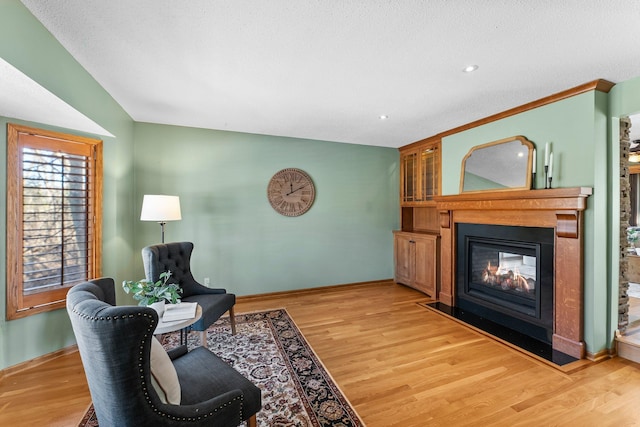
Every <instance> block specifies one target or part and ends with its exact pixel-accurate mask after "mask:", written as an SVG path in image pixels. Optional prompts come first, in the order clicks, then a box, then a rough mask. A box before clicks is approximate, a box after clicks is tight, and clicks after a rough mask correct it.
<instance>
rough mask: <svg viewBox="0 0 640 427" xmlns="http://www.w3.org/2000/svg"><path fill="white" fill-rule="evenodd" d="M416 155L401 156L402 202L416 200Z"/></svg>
mask: <svg viewBox="0 0 640 427" xmlns="http://www.w3.org/2000/svg"><path fill="white" fill-rule="evenodd" d="M417 158H418V154H417V153H408V154H405V155H403V156H402V167H403V174H402V201H403V202H414V201H416V200H418V199H417V191H416V186H417V185H416V184H417V182H416V181H417V177H418V161H417V160H418V159H417Z"/></svg>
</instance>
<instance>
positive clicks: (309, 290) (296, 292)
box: [236, 279, 395, 301]
mask: <svg viewBox="0 0 640 427" xmlns="http://www.w3.org/2000/svg"><path fill="white" fill-rule="evenodd" d="M388 284H395V282H394V281H393V279H381V280H372V281H369V282H355V283H345V284H341V285H328V286H318V287H314V288H306V289H293V290H290V291H277V292H267V293H264V294H253V295H240V296H237V297H236V301H251V300H254V299H269V298H282V297H283V296H287V295H300V294H318V293H326V292H331V291H332V290H338V289H344V288H351V287H354V288H355V287H361V286H371V285H388Z"/></svg>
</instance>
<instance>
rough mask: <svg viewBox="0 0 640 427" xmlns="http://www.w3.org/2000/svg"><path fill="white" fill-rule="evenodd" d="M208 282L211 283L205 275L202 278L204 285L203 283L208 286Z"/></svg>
mask: <svg viewBox="0 0 640 427" xmlns="http://www.w3.org/2000/svg"><path fill="white" fill-rule="evenodd" d="M210 284H211V281H210V280H209V278H208V277H205V278H204V285H205V286H209V285H210Z"/></svg>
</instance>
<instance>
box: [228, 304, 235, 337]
mask: <svg viewBox="0 0 640 427" xmlns="http://www.w3.org/2000/svg"><path fill="white" fill-rule="evenodd" d="M229 321H230V322H231V335H235V334H236V314H235V313H234V311H233V307H231V308H230V309H229Z"/></svg>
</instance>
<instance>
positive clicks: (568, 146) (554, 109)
mask: <svg viewBox="0 0 640 427" xmlns="http://www.w3.org/2000/svg"><path fill="white" fill-rule="evenodd" d="M607 103H608V99H607V95H606V94H604V93H601V92H596V91H591V92H587V93H583V94H580V95H577V96H573V97H571V98H568V99H565V100H562V101H559V102H555V103H553V104H549V105H545V106H543V107H539V108H536V109H533V110H529V111H526V112H523V113H520V114H517V115H514V116H511V117H508V118H505V119H502V120H499V121H495V122H492V123H489V124H486V125H483V126H479V127H476V128H472V129H469V130H467V131H465V132H461V133H458V134H455V135H451V136H448V137H445V138H444V139H443V141H442V164H443V171H442V187H443V194H457V193H458V189H459V185H460V167H461V164H462V159H463V158H464V156H465V155H466V154H467V152H468V151H469V149H470V148H471V147H473V146H476V145H480V144H485V143H487V142H491V141H497V140H500V139H504V138H506V137H509V136H515V135H523V136H525V137H527V138H528V139H529V140H530V141H532V142H533V143H534V145H535V146H536V147H537V149H538V156H537V163H538V165H537V171H538V174H537V182H536V187H537V188H543V187H544V178H543V172H542V171H543V165H544V146H545V143H547V142H551V144H552V151H553V153H554V177H553V186H554V187H592V188H593V189H594V190H593V196H591V197H589V199H588V209H587V211H586V213H585V250H584V265H585V271H584V275H585V283H584V286H585V323H584V330H585V341H586V344H587V351H588V352H590V353H596V352H598V351H600V350H602V349H604V348H607V347H609V346H610V342H609V341H608V339H609V338H608V337H609V332H610V322H609V306H608V303H607V301H608V295H609V292H610V286H609V285H608V279H609V272H608V267H607V263H606V261H605V260H606V259H607V256H608V250H609V248H608V246H607V245H603V242H608V241H609V235H608V229H609V213H608V201H607V191H608V179H607V177H608V176H609V175H610V173H611V171H610V170H609V167H608V166H609V165H608V163H607V160H606V159H607V157H608V154H607V153H608V151H609V144H608V134H607ZM596 243H597V244H596ZM595 260H602V262H595Z"/></svg>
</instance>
